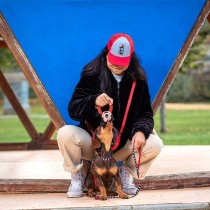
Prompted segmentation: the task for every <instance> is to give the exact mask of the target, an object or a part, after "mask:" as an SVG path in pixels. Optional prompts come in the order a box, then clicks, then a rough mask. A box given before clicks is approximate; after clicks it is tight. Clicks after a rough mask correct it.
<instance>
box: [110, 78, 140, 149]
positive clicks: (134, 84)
mask: <svg viewBox="0 0 210 210" xmlns="http://www.w3.org/2000/svg"><path fill="white" fill-rule="evenodd" d="M135 87H136V81H133V84H132V87H131V92H130V95H129V98H128V103H127V106H126V110H125V114H124V118H123V122H122V125H121V128H120V135H118V136H117V139H116V142H115V145H114V146H113V147H112V149H113V151H114V150H116V149H117V147H118V146H119V144H120V139H121V135H122V132H123V130H124V127H125V123H126V119H127V116H128V111H129V108H130V105H131V101H132V97H133V92H134V89H135Z"/></svg>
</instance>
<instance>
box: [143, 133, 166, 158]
mask: <svg viewBox="0 0 210 210" xmlns="http://www.w3.org/2000/svg"><path fill="white" fill-rule="evenodd" d="M147 143H148V145H147V146H148V147H149V150H150V151H151V152H152V153H153V155H154V156H157V155H159V154H160V152H161V150H162V148H163V141H162V139H160V137H159V136H157V135H153V134H150V136H149V138H148V140H147Z"/></svg>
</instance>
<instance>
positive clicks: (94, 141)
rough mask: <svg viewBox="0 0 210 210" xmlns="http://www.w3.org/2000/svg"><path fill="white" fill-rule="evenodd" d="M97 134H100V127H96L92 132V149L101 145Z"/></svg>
mask: <svg viewBox="0 0 210 210" xmlns="http://www.w3.org/2000/svg"><path fill="white" fill-rule="evenodd" d="M99 134H100V128H99V127H98V128H97V129H96V130H95V132H94V136H93V141H92V146H93V148H94V149H96V148H100V147H101V142H100V140H99V138H98V137H97V136H98V135H99Z"/></svg>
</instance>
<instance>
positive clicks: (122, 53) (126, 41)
mask: <svg viewBox="0 0 210 210" xmlns="http://www.w3.org/2000/svg"><path fill="white" fill-rule="evenodd" d="M107 47H108V51H109V52H108V57H107V59H108V61H109V63H111V64H114V65H119V66H128V65H129V63H130V60H131V55H132V53H133V52H134V44H133V40H132V38H131V37H130V36H129V35H127V34H123V33H118V34H115V35H113V36H112V37H111V38H110V40H109V42H108V44H107Z"/></svg>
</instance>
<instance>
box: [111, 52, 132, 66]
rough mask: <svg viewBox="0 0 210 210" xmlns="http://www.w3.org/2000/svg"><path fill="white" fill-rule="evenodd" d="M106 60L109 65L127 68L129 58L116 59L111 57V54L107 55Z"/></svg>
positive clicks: (116, 57) (113, 56)
mask: <svg viewBox="0 0 210 210" xmlns="http://www.w3.org/2000/svg"><path fill="white" fill-rule="evenodd" d="M107 59H108V61H109V63H111V64H114V65H118V66H129V63H130V60H131V56H129V57H124V58H123V57H118V56H115V55H113V54H112V53H110V52H109V53H108V56H107Z"/></svg>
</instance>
